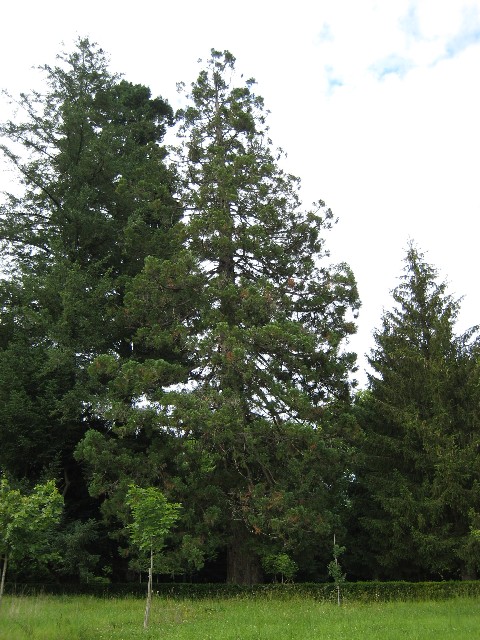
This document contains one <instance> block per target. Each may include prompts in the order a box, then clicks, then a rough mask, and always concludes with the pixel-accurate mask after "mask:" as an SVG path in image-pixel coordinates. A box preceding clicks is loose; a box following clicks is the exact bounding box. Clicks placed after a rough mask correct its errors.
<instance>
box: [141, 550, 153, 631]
mask: <svg viewBox="0 0 480 640" xmlns="http://www.w3.org/2000/svg"><path fill="white" fill-rule="evenodd" d="M152 582H153V549H150V568H149V569H148V588H147V604H146V607H145V618H144V620H143V628H144V629H146V628H147V627H148V620H149V618H150V607H151V606H152Z"/></svg>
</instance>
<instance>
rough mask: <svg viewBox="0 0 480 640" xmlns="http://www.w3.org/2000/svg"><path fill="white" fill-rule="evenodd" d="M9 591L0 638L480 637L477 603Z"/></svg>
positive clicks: (457, 639)
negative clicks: (147, 616) (147, 615)
mask: <svg viewBox="0 0 480 640" xmlns="http://www.w3.org/2000/svg"><path fill="white" fill-rule="evenodd" d="M143 609H144V602H143V600H140V599H134V598H125V599H104V600H102V599H99V598H93V597H88V596H80V597H78V596H77V597H68V596H63V597H59V596H56V597H55V596H37V597H6V598H5V600H4V602H3V605H2V608H1V610H0V640H134V639H136V638H142V639H146V640H147V639H148V640H152V639H156V638H158V639H159V640H160V639H162V640H187V639H188V640H210V639H211V640H314V639H315V640H317V639H318V640H359V639H362V640H450V639H451V640H454V639H455V640H464V639H465V640H466V639H468V640H476V639H479V640H480V602H479V601H478V600H475V599H456V600H447V601H443V602H416V603H407V602H399V603H385V604H344V605H343V606H342V607H337V606H335V605H334V604H330V603H321V602H318V601H315V600H313V599H307V598H302V599H300V598H298V599H291V600H281V599H275V598H250V599H246V598H238V599H230V600H201V601H190V600H173V599H163V598H162V599H161V598H156V599H155V600H154V602H153V607H152V613H151V622H150V627H149V629H148V630H147V631H145V630H144V629H143V628H142V623H143Z"/></svg>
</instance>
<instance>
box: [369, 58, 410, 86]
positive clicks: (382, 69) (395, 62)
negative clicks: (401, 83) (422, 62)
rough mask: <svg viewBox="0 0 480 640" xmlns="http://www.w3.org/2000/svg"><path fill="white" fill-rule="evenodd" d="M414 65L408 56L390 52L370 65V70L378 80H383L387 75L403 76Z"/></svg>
mask: <svg viewBox="0 0 480 640" xmlns="http://www.w3.org/2000/svg"><path fill="white" fill-rule="evenodd" d="M414 67H415V65H414V64H413V62H412V61H411V60H409V59H408V58H404V57H403V56H400V55H398V54H396V53H392V54H390V55H389V56H387V57H385V58H383V59H381V60H378V61H377V62H374V63H373V64H372V65H370V71H371V72H372V73H373V74H374V75H375V76H376V78H377V79H378V80H383V78H385V77H386V76H388V75H396V76H398V77H400V78H403V77H404V76H405V75H406V74H407V73H408V72H409V71H410V70H411V69H413V68H414Z"/></svg>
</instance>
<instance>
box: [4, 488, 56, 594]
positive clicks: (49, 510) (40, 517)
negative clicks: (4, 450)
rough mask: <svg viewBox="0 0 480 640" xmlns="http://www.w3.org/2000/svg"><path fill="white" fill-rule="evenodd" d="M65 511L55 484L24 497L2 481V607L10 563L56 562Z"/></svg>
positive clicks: (35, 489) (37, 489)
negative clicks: (54, 550)
mask: <svg viewBox="0 0 480 640" xmlns="http://www.w3.org/2000/svg"><path fill="white" fill-rule="evenodd" d="M62 509H63V499H62V496H61V495H60V494H59V493H58V490H57V488H56V486H55V482H54V481H53V480H50V481H49V482H46V483H45V484H39V485H36V486H35V487H34V489H33V491H32V492H31V493H30V494H29V495H22V493H21V492H20V491H19V490H18V489H13V488H11V487H10V485H9V483H8V481H7V480H6V478H3V477H2V478H0V558H1V559H2V570H1V578H0V603H1V601H2V596H3V591H4V586H5V579H6V575H7V568H8V564H9V563H11V562H12V561H13V562H17V563H19V562H22V561H25V559H26V558H28V559H29V562H31V563H32V562H33V563H36V564H42V563H46V562H48V561H49V560H52V559H53V560H55V557H54V554H53V553H52V550H51V549H52V538H53V533H54V530H55V527H56V526H57V525H58V523H59V520H60V516H61V514H62ZM52 556H53V557H52Z"/></svg>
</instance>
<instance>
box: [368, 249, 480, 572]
mask: <svg viewBox="0 0 480 640" xmlns="http://www.w3.org/2000/svg"><path fill="white" fill-rule="evenodd" d="M437 280H438V274H437V271H436V270H435V269H434V268H433V267H432V266H431V265H429V264H428V263H427V262H426V261H425V258H424V256H423V254H422V253H420V251H419V250H418V249H417V248H416V247H415V246H414V245H413V244H411V245H410V246H409V248H408V252H407V256H406V260H405V272H404V275H403V276H402V279H401V282H400V284H399V285H398V286H397V288H396V289H395V290H394V292H393V299H394V302H395V306H394V307H393V308H392V309H391V310H390V311H386V312H385V313H384V315H383V319H382V327H381V329H379V330H378V331H376V332H375V334H374V336H375V342H376V347H375V348H374V350H373V351H372V354H371V357H370V364H371V366H372V368H373V371H374V373H373V374H372V375H371V376H370V389H369V392H368V393H366V394H364V396H363V397H362V399H361V400H360V402H359V414H358V415H359V416H360V418H361V421H362V423H363V427H364V430H365V436H366V437H365V441H364V451H363V454H364V455H363V456H362V457H361V460H362V466H363V467H362V468H361V469H360V470H359V471H358V481H359V484H360V486H363V487H364V488H366V489H367V495H368V496H369V499H367V500H366V499H365V494H363V498H362V500H363V502H362V504H363V514H362V517H363V520H364V526H365V528H366V530H367V531H368V533H369V535H370V539H371V542H372V543H373V544H372V546H371V548H370V552H373V554H374V555H375V556H376V558H377V560H378V563H379V565H378V572H379V574H380V575H383V576H384V577H389V578H397V579H399V578H414V579H418V578H428V577H436V578H438V577H458V576H459V575H467V574H469V573H470V574H471V573H472V570H474V564H475V561H474V560H473V559H472V557H471V554H470V555H469V554H468V553H466V551H465V550H466V548H468V546H469V544H470V543H471V542H472V539H471V536H470V521H471V517H472V513H471V510H472V509H473V508H475V505H476V504H477V503H478V502H477V501H478V490H479V480H480V476H479V472H480V467H479V464H478V459H477V456H476V453H475V451H476V448H477V446H478V443H479V437H478V427H477V425H478V412H477V411H476V409H475V408H474V404H475V403H474V398H473V396H472V395H471V393H472V383H471V379H472V378H471V374H472V370H473V369H474V363H475V362H476V359H475V356H474V353H475V350H476V347H475V342H474V341H473V340H472V339H473V337H474V335H475V333H476V328H473V329H471V330H469V331H467V332H466V333H465V334H463V335H460V336H457V335H456V334H455V332H454V327H455V322H456V320H457V317H458V312H459V306H460V303H459V301H458V300H455V299H453V298H452V296H450V295H449V294H448V293H447V290H446V284H445V283H438V281H437ZM469 379H470V383H469V382H468V381H469ZM359 495H362V492H360V493H359ZM369 500H370V501H369ZM367 504H368V506H366V505H367ZM466 556H468V559H466ZM462 557H463V558H464V559H462ZM472 562H473V564H472ZM467 565H468V566H467Z"/></svg>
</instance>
